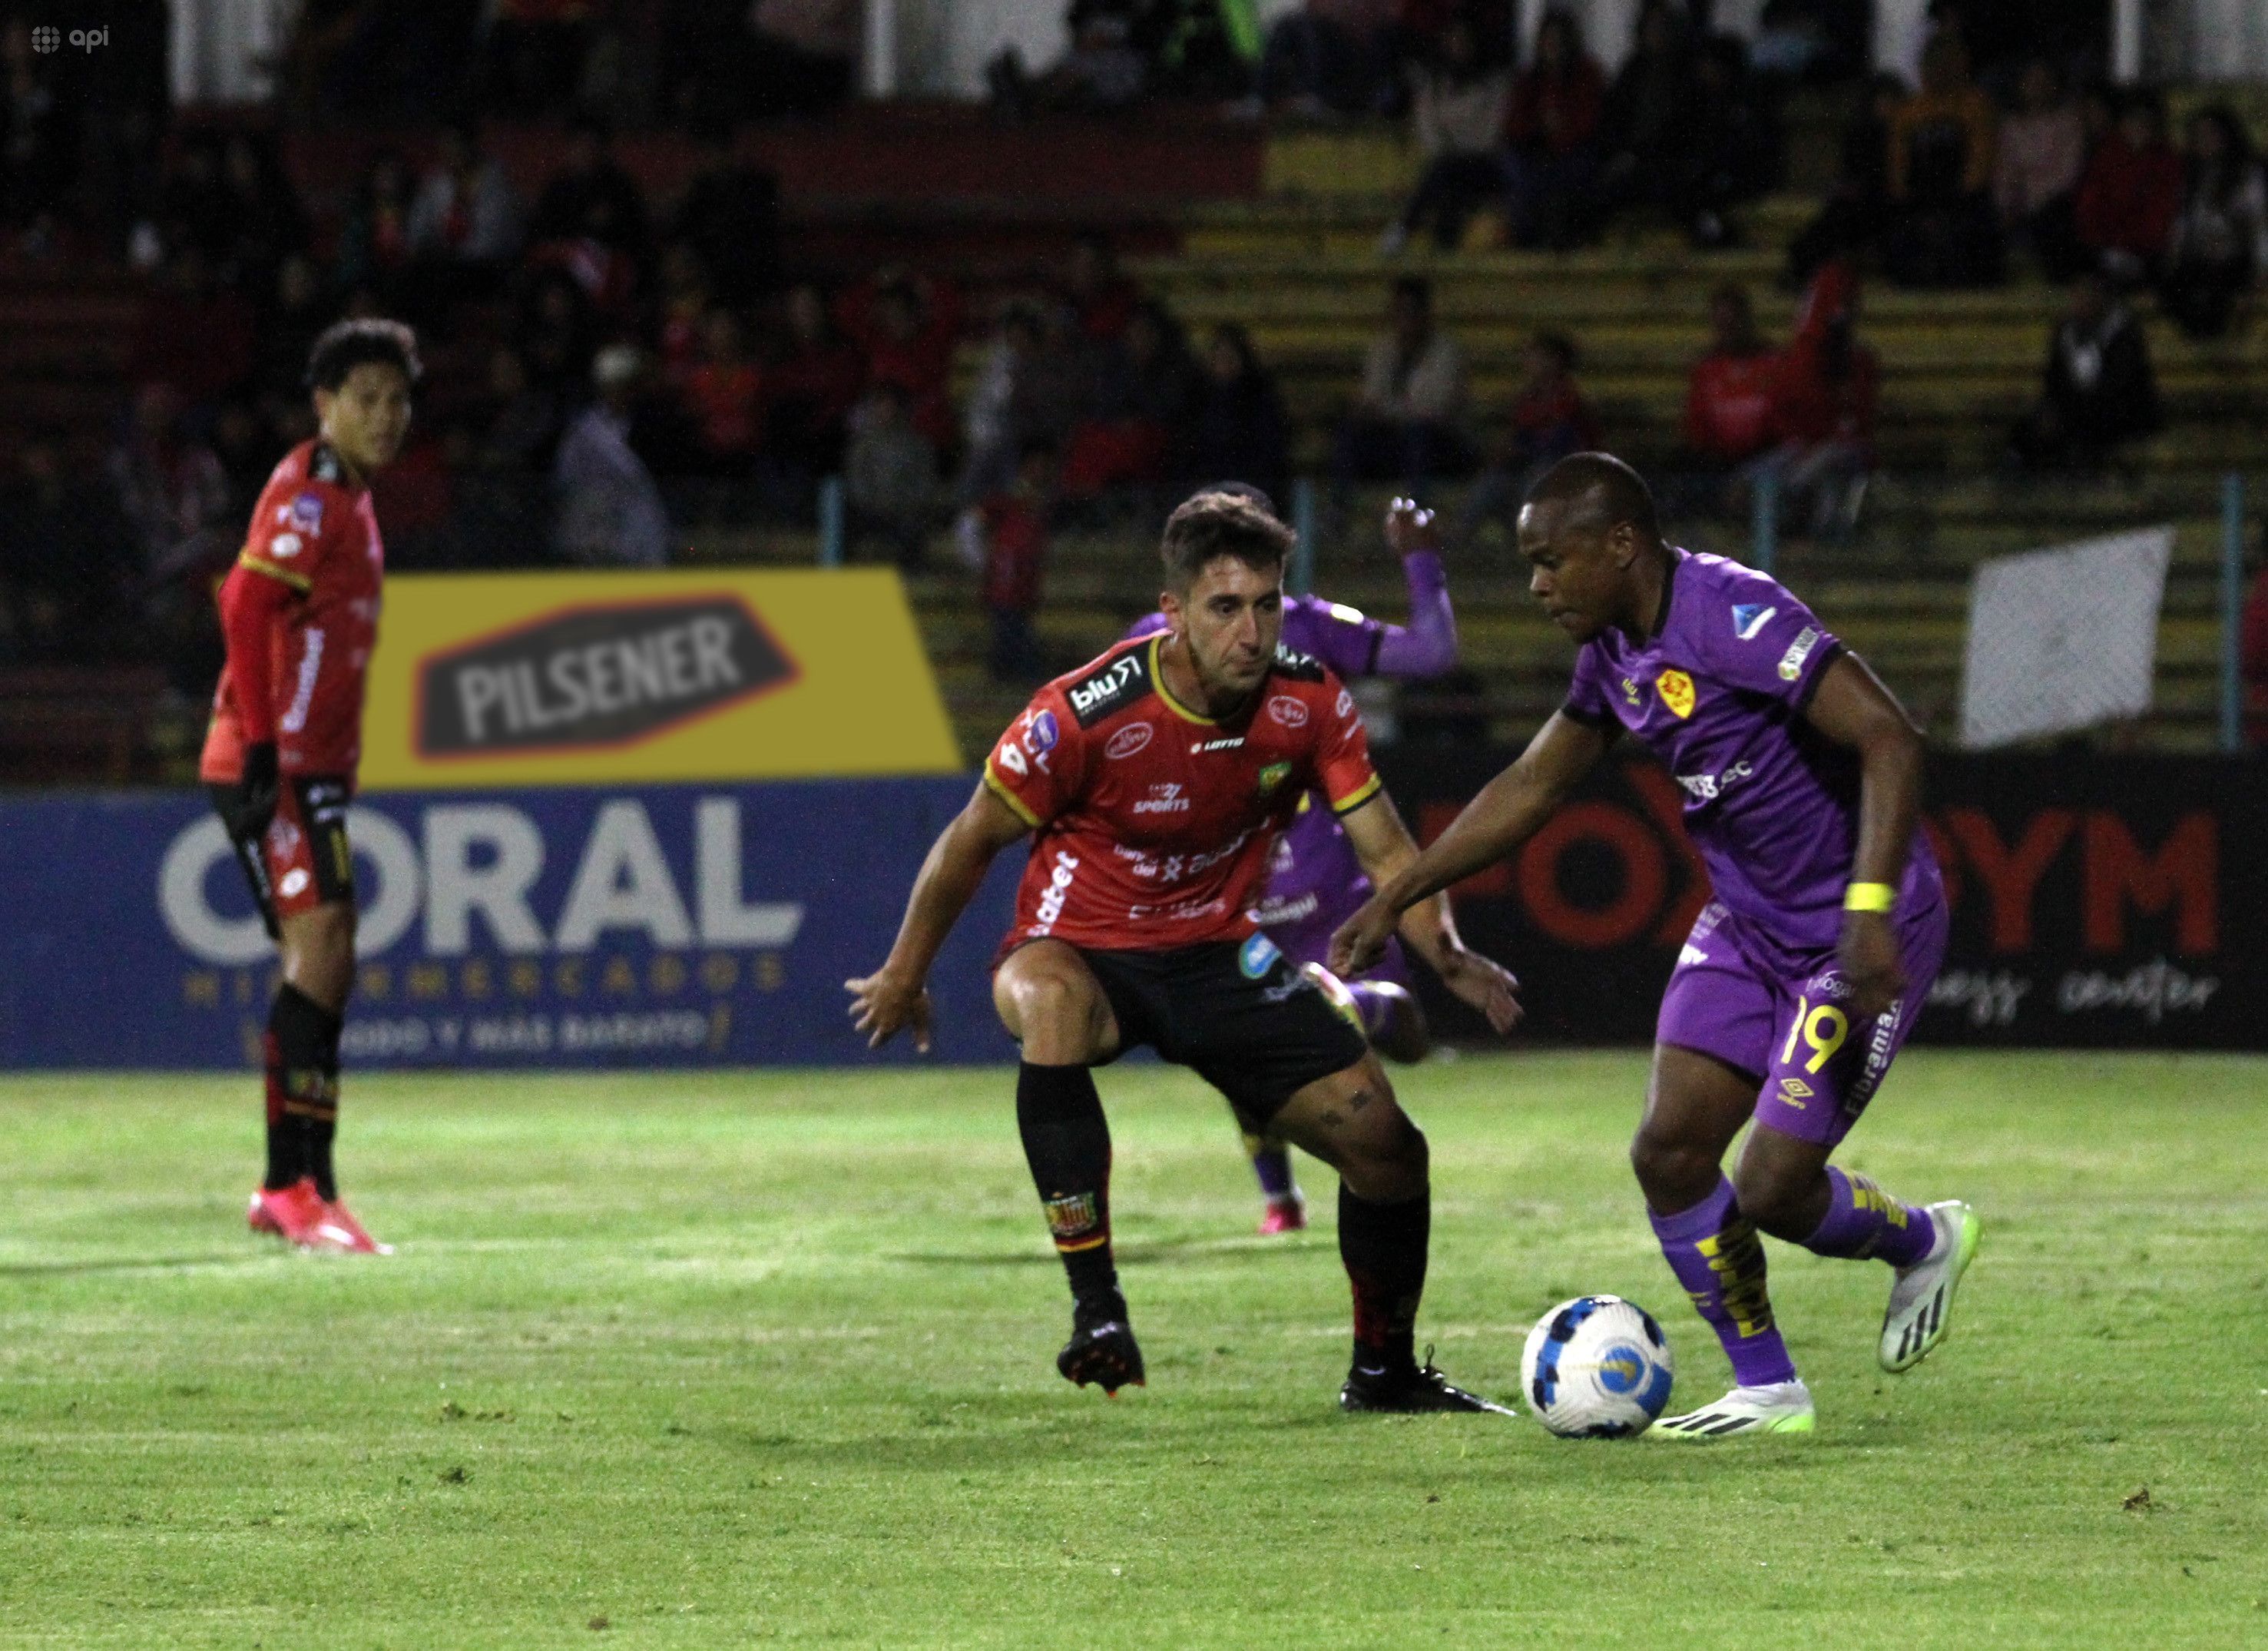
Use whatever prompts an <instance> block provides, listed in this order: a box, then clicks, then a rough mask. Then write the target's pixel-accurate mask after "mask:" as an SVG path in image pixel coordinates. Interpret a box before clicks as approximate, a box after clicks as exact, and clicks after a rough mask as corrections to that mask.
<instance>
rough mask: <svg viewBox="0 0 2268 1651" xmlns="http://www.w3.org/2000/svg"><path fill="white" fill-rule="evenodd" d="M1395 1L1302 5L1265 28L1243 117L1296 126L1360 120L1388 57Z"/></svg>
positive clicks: (1324, 0)
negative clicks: (1277, 118) (1280, 119)
mask: <svg viewBox="0 0 2268 1651" xmlns="http://www.w3.org/2000/svg"><path fill="white" fill-rule="evenodd" d="M1394 21H1395V7H1394V4H1393V0H1305V4H1301V5H1299V6H1296V7H1294V8H1292V9H1291V10H1289V11H1285V13H1284V14H1283V15H1282V16H1281V17H1279V18H1277V19H1276V21H1275V22H1274V23H1273V24H1272V25H1270V27H1269V30H1268V36H1267V40H1266V41H1265V43H1264V44H1263V47H1262V48H1261V53H1260V71H1259V77H1258V79H1257V81H1256V84H1255V87H1254V92H1255V96H1254V100H1253V103H1252V105H1251V106H1250V107H1249V110H1248V112H1249V113H1253V114H1257V113H1259V112H1261V111H1262V110H1268V111H1272V112H1273V113H1275V114H1279V115H1289V116H1291V117H1292V118H1294V119H1297V120H1304V121H1320V120H1330V119H1334V118H1337V117H1340V116H1344V115H1351V114H1367V113H1369V112H1370V110H1371V109H1372V107H1373V106H1374V105H1375V103H1376V101H1377V99H1378V94H1379V85H1380V75H1379V69H1380V66H1381V63H1384V62H1385V61H1386V60H1387V58H1388V46H1387V41H1388V33H1389V32H1390V31H1391V29H1392V28H1393V26H1394Z"/></svg>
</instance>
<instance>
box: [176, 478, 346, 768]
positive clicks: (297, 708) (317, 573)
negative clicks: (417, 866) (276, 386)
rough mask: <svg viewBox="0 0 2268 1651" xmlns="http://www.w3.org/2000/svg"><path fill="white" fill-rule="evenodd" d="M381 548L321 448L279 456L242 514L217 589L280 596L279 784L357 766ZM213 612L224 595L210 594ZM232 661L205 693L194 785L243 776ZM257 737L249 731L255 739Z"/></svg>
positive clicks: (273, 651) (275, 698)
mask: <svg viewBox="0 0 2268 1651" xmlns="http://www.w3.org/2000/svg"><path fill="white" fill-rule="evenodd" d="M385 577H386V547H385V546H384V544H383V543H381V542H380V541H379V536H378V518H377V516H376V515H375V514H374V513H373V512H372V510H371V506H370V490H368V489H367V488H365V487H361V486H358V485H357V484H355V483H353V482H351V481H350V479H349V475H348V471H347V468H346V466H345V464H344V463H343V462H342V461H341V460H340V458H339V456H338V454H336V453H334V452H332V450H331V449H330V447H329V446H328V445H327V444H326V443H324V442H322V441H320V440H317V441H305V442H301V443H300V444H299V445H298V446H296V447H294V448H292V449H291V452H290V453H287V454H286V455H285V456H284V461H283V462H282V463H281V464H278V465H277V466H276V468H275V470H274V471H273V472H272V473H271V474H270V475H269V478H268V485H267V486H266V487H264V488H262V489H261V490H260V502H259V503H258V504H256V505H254V506H253V507H252V527H251V529H250V530H249V531H248V532H247V534H245V538H244V549H243V550H242V551H241V552H240V553H239V555H238V556H237V559H236V566H235V567H233V568H232V569H231V570H230V571H229V575H228V578H229V582H230V583H231V584H234V583H235V582H236V581H238V580H239V579H274V580H276V581H277V582H278V583H280V584H282V585H284V586H285V587H286V588H287V589H288V590H290V591H291V593H292V597H291V600H290V601H287V602H286V603H285V605H284V609H283V612H282V615H281V616H280V617H279V618H278V619H277V620H276V624H275V629H274V631H273V635H272V640H271V645H270V648H269V700H270V704H271V705H272V707H273V710H274V714H275V719H276V726H275V731H274V738H275V741H276V766H277V767H278V768H279V769H281V770H282V771H283V772H284V773H286V774H340V775H344V776H346V777H348V778H350V779H351V778H352V777H353V775H354V771H355V766H356V764H357V763H358V762H359V761H360V759H361V756H362V702H363V689H364V682H365V677H366V676H367V674H368V673H369V669H370V653H371V650H372V648H373V647H374V646H376V645H377V643H378V608H379V589H380V586H382V584H383V583H384V580H385ZM222 602H223V606H224V608H225V607H226V606H227V602H228V593H227V591H226V590H225V589H224V591H223V593H222ZM234 652H235V650H234V649H233V647H232V649H231V654H232V657H231V659H230V660H229V663H228V664H227V665H226V666H225V667H223V668H222V670H221V674H220V687H219V688H218V689H217V690H216V691H215V693H214V695H213V710H212V722H211V724H210V726H209V727H208V728H207V730H206V733H205V748H204V756H203V761H202V762H201V763H199V765H198V773H199V776H200V777H201V778H203V779H204V780H205V781H207V782H208V783H217V784H223V785H225V784H230V783H232V782H234V781H235V780H237V779H238V778H241V776H242V775H243V772H244V747H245V744H246V742H247V729H246V727H245V724H244V718H243V716H242V713H241V711H240V710H239V697H238V692H237V688H236V682H235V676H236V672H237V669H238V661H237V660H236V659H235V658H234V657H233V655H234ZM258 732H259V731H258V730H254V731H252V733H254V735H256V734H257V733H258Z"/></svg>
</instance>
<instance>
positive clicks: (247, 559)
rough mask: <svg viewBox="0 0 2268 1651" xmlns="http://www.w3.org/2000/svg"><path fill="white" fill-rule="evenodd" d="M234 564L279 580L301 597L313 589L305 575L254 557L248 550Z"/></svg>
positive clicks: (259, 557)
mask: <svg viewBox="0 0 2268 1651" xmlns="http://www.w3.org/2000/svg"><path fill="white" fill-rule="evenodd" d="M236 564H237V565H238V566H239V567H246V568H250V569H251V570H252V571H254V573H265V574H266V575H267V576H268V577H269V579H277V580H280V581H281V582H283V583H284V584H286V585H289V586H291V588H292V589H293V590H295V591H298V593H300V594H301V595H303V596H304V595H306V593H308V592H309V591H310V590H312V589H313V588H314V586H313V583H312V582H311V581H310V580H309V579H307V577H306V575H305V574H303V573H294V572H293V571H291V569H290V568H286V567H278V566H277V565H276V564H275V563H273V562H270V561H269V559H268V558H267V557H265V556H254V555H253V554H252V552H251V551H249V550H247V551H245V552H244V553H243V554H242V555H241V556H238V557H237V558H236Z"/></svg>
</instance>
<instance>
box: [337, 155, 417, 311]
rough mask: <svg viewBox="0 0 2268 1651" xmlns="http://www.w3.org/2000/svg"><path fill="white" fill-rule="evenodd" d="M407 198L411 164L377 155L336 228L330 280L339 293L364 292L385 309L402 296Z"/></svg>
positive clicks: (406, 266)
mask: <svg viewBox="0 0 2268 1651" xmlns="http://www.w3.org/2000/svg"><path fill="white" fill-rule="evenodd" d="M411 195H412V192H411V187H410V181H409V163H408V162H407V161H405V160H403V159H402V158H401V154H400V153H399V152H398V151H394V150H391V149H386V150H380V151H379V153H378V154H377V156H376V157H374V158H372V161H371V163H370V166H368V167H367V168H366V169H365V171H364V173H363V175H362V182H361V184H360V185H359V186H358V187H357V189H356V191H355V197H354V203H353V204H352V205H351V206H350V207H349V208H348V210H347V216H346V221H345V222H344V223H343V224H342V225H340V227H339V240H338V248H337V252H336V254H335V257H334V258H333V260H332V268H331V275H332V280H333V282H334V284H335V286H336V287H337V289H338V290H339V291H342V292H345V291H352V290H353V289H354V288H356V287H368V288H370V289H371V290H372V291H374V292H376V293H378V294H379V298H380V300H381V302H383V303H386V304H387V305H389V306H390V305H391V303H392V302H393V300H394V299H396V298H398V297H399V296H400V293H401V285H402V281H403V278H404V276H406V275H407V273H408V271H409V257H410V249H409V209H410V205H411Z"/></svg>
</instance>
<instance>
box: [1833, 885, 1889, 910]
mask: <svg viewBox="0 0 2268 1651" xmlns="http://www.w3.org/2000/svg"><path fill="white" fill-rule="evenodd" d="M1897 903H1898V891H1897V890H1896V889H1895V888H1891V887H1890V886H1889V884H1888V883H1852V885H1851V886H1850V887H1849V888H1846V889H1845V890H1844V891H1843V910H1845V911H1889V910H1895V909H1896V906H1897Z"/></svg>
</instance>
